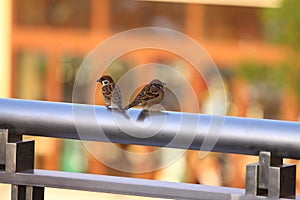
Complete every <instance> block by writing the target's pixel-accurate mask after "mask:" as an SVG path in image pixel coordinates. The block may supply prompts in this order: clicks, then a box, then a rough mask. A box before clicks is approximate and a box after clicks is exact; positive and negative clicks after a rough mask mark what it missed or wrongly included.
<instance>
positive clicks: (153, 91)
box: [124, 79, 165, 110]
mask: <svg viewBox="0 0 300 200" xmlns="http://www.w3.org/2000/svg"><path fill="white" fill-rule="evenodd" d="M164 85H165V83H163V82H161V81H160V80H158V79H154V80H152V81H151V82H150V83H149V84H147V85H145V86H144V88H143V89H142V90H141V91H140V93H139V94H138V95H137V96H136V97H135V99H134V100H133V101H132V102H131V103H130V104H129V105H128V106H126V107H125V108H124V109H125V110H127V109H129V108H131V107H133V106H142V107H143V109H145V110H148V109H149V108H150V107H151V106H152V105H154V104H159V103H160V102H161V101H162V100H163V98H164V93H165V92H164Z"/></svg>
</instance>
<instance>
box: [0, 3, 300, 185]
mask: <svg viewBox="0 0 300 200" xmlns="http://www.w3.org/2000/svg"><path fill="white" fill-rule="evenodd" d="M3 2H5V1H3ZM2 4H3V5H5V6H4V7H5V8H7V9H8V13H7V14H6V17H10V16H11V20H10V23H9V24H8V25H6V27H8V28H9V27H11V34H10V36H8V37H7V38H9V40H8V41H9V44H6V46H8V47H9V54H8V55H7V56H9V57H10V58H9V60H8V61H7V63H8V65H7V66H8V67H9V68H5V69H4V68H3V66H2V67H0V69H1V77H2V78H3V77H5V76H7V77H5V78H6V79H5V80H6V82H7V85H5V86H3V85H2V87H1V90H2V91H3V92H2V93H3V95H4V96H8V97H13V98H22V99H40V100H49V101H64V102H71V101H72V90H73V83H74V80H75V76H76V72H77V70H78V68H79V66H80V64H81V62H82V60H83V58H84V57H85V56H86V55H87V54H88V53H89V52H90V51H91V49H93V48H94V47H95V46H96V45H98V44H99V43H100V42H102V41H104V40H106V39H107V38H109V37H110V36H112V35H113V34H115V33H119V32H121V31H126V30H128V29H132V28H138V27H147V26H159V27H165V28H170V29H173V30H177V31H179V32H182V33H184V34H186V35H188V36H190V37H191V38H193V39H194V40H196V41H197V42H198V43H199V44H201V45H202V46H203V47H204V49H205V50H206V51H207V52H208V54H209V55H210V56H211V57H212V59H213V60H214V62H215V63H216V64H217V66H218V67H219V69H220V71H221V73H222V75H223V78H224V80H225V82H226V86H227V88H228V94H229V96H230V97H229V98H230V100H231V102H230V107H229V109H228V114H229V115H237V116H244V117H246V116H250V117H268V118H277V119H288V120H298V111H297V108H298V106H299V105H298V104H299V103H298V102H297V100H296V99H295V98H294V97H293V95H292V94H290V93H287V94H279V96H278V94H277V93H276V94H274V96H271V98H269V97H265V96H262V97H261V96H260V95H261V94H264V93H265V90H264V88H263V87H259V88H260V89H261V90H257V89H255V87H256V86H255V85H251V84H248V83H247V81H245V80H244V79H243V78H241V77H237V76H234V75H233V71H234V70H235V67H236V66H238V63H240V62H241V61H243V60H257V61H258V62H263V63H267V64H272V63H277V62H280V61H283V60H284V59H285V57H286V55H287V52H288V50H287V49H286V48H283V47H281V46H278V45H273V44H270V43H268V42H266V40H265V37H264V31H265V30H264V28H263V24H262V22H261V18H260V13H261V10H262V9H263V8H260V7H245V6H224V5H206V4H194V3H166V2H148V1H124V0H76V1H74V0H40V1H34V0H12V1H11V2H8V3H2ZM7 9H6V10H7ZM9 11H11V15H10V12H9ZM3 37H4V36H3ZM3 45H4V44H3ZM119 45H120V46H121V45H122V44H119ZM0 60H1V59H0ZM155 62H158V63H164V64H166V65H169V66H174V68H175V67H177V68H178V66H179V68H180V70H181V71H182V73H183V74H184V75H185V76H186V77H188V79H189V80H190V82H191V84H192V87H193V88H194V90H195V91H197V94H196V95H197V97H198V98H199V103H200V105H199V106H200V108H201V109H202V111H203V110H204V109H203V108H204V107H205V105H204V104H205V101H204V100H205V98H206V97H207V93H206V89H207V88H206V85H205V83H204V82H203V80H202V79H201V77H199V76H198V75H197V74H196V73H193V72H194V71H193V68H192V67H191V66H189V64H187V63H185V62H182V60H181V58H179V57H178V56H174V55H172V54H170V53H168V52H162V51H151V50H147V51H143V52H136V53H133V54H131V55H125V56H123V57H122V58H120V59H119V60H118V61H117V62H116V63H114V64H115V65H116V68H118V69H120V70H116V68H113V67H112V68H111V70H112V71H111V73H112V74H113V76H114V77H120V76H121V75H122V73H123V72H125V71H127V70H129V69H131V68H132V67H134V66H137V65H141V64H145V63H155ZM114 70H115V71H114ZM156 73H160V72H159V71H157V72H151V73H150V74H152V75H153V74H156ZM137 78H138V77H137ZM87 88H88V86H86V89H87ZM178 88H179V90H181V91H183V92H182V95H183V96H188V95H189V94H186V93H184V91H185V88H180V86H179V87H178ZM5 90H7V92H4V91H5ZM83 94H84V93H83ZM258 97H260V98H258ZM186 99H187V100H186V102H185V103H186V104H188V98H186ZM269 99H270V101H266V102H264V101H262V100H269ZM96 103H97V104H101V103H103V102H102V101H101V98H100V97H99V98H97V99H96ZM267 106H269V107H267ZM170 107H171V108H172V110H179V109H178V108H176V105H170ZM287 108H289V109H287ZM186 110H187V111H189V109H188V108H187V109H186ZM274 110H275V111H274ZM67 143H68V142H66V141H64V142H61V141H60V140H54V139H47V140H43V139H40V141H39V143H38V144H37V145H40V146H44V145H46V146H49V148H47V149H45V148H44V150H42V151H41V152H39V153H38V155H39V158H38V159H37V160H38V161H37V162H38V163H37V165H38V167H40V168H46V169H58V168H63V167H62V166H61V162H60V156H63V154H64V153H66V154H67V155H68V156H66V157H70V156H69V155H71V153H70V154H69V153H68V151H73V150H72V145H73V144H67ZM70 145H71V146H70ZM70 148H71V150H70ZM37 149H43V148H39V147H37ZM60 152H63V153H62V154H60ZM78 154H80V153H77V155H78ZM192 154H193V153H191V154H190V155H189V156H192V158H193V159H195V158H196V157H197V155H192ZM216 157H218V156H216ZM74 159H79V161H78V160H77V161H76V162H88V163H89V164H88V165H87V168H86V169H77V168H76V169H75V168H72V166H68V164H65V165H64V166H65V167H66V166H67V169H66V170H68V169H72V170H75V171H84V170H88V171H89V172H93V173H108V174H109V173H113V172H110V171H109V170H107V168H106V167H105V166H102V165H101V164H99V163H98V162H97V161H96V160H94V159H93V158H90V157H88V159H87V158H86V157H85V156H84V155H82V157H79V158H78V157H76V158H74ZM208 159H211V158H208ZM244 159H245V160H246V159H248V158H245V157H239V156H229V157H228V160H229V161H228V160H227V161H224V162H229V163H230V164H233V165H234V166H236V167H238V170H241V168H243V169H244V168H245V166H244V164H246V162H248V161H245V160H244ZM200 162H201V160H200V161H199V163H200ZM199 163H191V165H190V166H189V167H190V168H189V167H188V169H189V170H190V171H191V173H190V174H189V175H188V176H187V177H188V178H187V179H188V181H191V182H202V183H205V182H206V181H204V179H205V178H203V173H202V175H201V174H198V173H199V171H201V170H204V169H200V168H201V167H199V166H200V165H199ZM207 163H209V164H210V165H215V167H214V168H216V171H217V172H216V171H215V172H213V173H217V175H218V176H219V175H220V174H222V173H223V174H224V173H227V172H221V167H220V160H219V158H217V159H212V160H209V161H208V162H207ZM193 164H194V165H193ZM226 166H227V167H228V165H226ZM241 166H242V167H241ZM230 171H235V172H236V173H238V172H237V170H236V169H234V167H231V170H230ZM242 173H243V172H241V174H242ZM142 177H147V178H155V175H153V174H150V175H149V174H147V175H145V176H142ZM199 177H200V178H199ZM212 177H213V175H212ZM233 177H234V176H233ZM243 178H244V177H242V176H241V177H238V178H232V177H231V178H230V177H229V178H228V177H227V178H224V179H226V181H227V182H226V181H225V182H224V180H223V181H220V180H217V181H216V182H214V183H212V184H223V185H224V184H225V185H230V186H238V187H242V186H243V183H244V181H243ZM201 180H203V181H201ZM298 185H299V184H298Z"/></svg>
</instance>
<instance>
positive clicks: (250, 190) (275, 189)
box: [246, 152, 296, 199]
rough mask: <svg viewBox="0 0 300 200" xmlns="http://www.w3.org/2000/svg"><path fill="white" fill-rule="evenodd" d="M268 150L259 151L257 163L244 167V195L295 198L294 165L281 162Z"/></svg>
mask: <svg viewBox="0 0 300 200" xmlns="http://www.w3.org/2000/svg"><path fill="white" fill-rule="evenodd" d="M282 160H283V159H282V158H278V157H273V156H272V155H271V153H270V152H260V153H259V163H254V164H249V165H247V168H246V197H247V196H248V197H249V198H250V199H251V196H252V197H253V196H268V197H269V198H270V199H278V198H295V195H296V165H287V164H283V162H282Z"/></svg>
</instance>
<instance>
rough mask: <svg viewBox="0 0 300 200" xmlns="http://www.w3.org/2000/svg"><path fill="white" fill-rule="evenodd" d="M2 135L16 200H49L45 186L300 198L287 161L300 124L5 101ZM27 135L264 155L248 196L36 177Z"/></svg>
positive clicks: (59, 175) (127, 181) (252, 173)
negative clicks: (22, 198) (25, 136)
mask: <svg viewBox="0 0 300 200" xmlns="http://www.w3.org/2000/svg"><path fill="white" fill-rule="evenodd" d="M0 128H1V129H2V131H1V132H0V150H1V151H0V169H2V171H1V170H0V182H2V183H10V184H13V187H12V199H16V200H19V199H21V197H22V196H23V197H26V200H29V199H30V200H33V199H35V200H40V199H44V187H55V188H69V189H77V190H87V191H101V192H110V193H119V194H132V195H141V196H150V197H162V198H176V199H274V198H283V199H284V198H296V199H300V197H298V196H295V187H296V184H295V183H296V181H295V179H296V167H295V165H284V164H283V162H282V159H283V158H293V159H300V123H296V122H286V121H276V120H261V119H246V118H237V117H221V116H210V115H199V114H192V113H176V112H150V113H148V112H141V110H136V109H132V110H129V111H127V112H120V111H116V110H108V109H106V108H105V107H101V106H93V105H83V104H69V103H54V102H44V101H29V100H17V99H0ZM23 134H26V135H35V136H45V137H57V138H70V139H82V140H92V141H104V142H117V143H124V144H140V145H149V146H161V147H172V148H181V149H194V150H199V149H201V150H211V151H215V152H223V153H237V154H247V155H259V158H260V160H259V163H257V164H250V165H247V177H246V191H245V192H244V190H242V189H234V188H224V187H208V186H201V185H193V184H185V183H169V182H161V181H151V180H142V179H133V178H121V177H107V176H101V175H89V174H76V175H75V174H73V173H67V172H55V171H41V170H38V171H37V170H34V167H33V163H34V162H33V161H34V141H22V135H23ZM20 152H21V153H20ZM70 183H73V185H72V184H70ZM95 185H97V186H95ZM114 186H115V187H114ZM112 188H113V189H112ZM116 188H118V189H116Z"/></svg>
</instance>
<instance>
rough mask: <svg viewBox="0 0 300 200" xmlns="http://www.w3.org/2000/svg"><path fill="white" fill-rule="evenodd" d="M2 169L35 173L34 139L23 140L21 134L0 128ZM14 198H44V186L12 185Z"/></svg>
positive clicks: (15, 199) (26, 199) (25, 199)
mask: <svg viewBox="0 0 300 200" xmlns="http://www.w3.org/2000/svg"><path fill="white" fill-rule="evenodd" d="M0 150H1V151H0V152H1V153H0V166H1V169H0V170H5V172H6V173H18V172H23V173H33V170H34V140H30V141H22V136H21V135H16V134H13V133H9V130H3V129H1V130H0ZM11 199H12V200H43V199H44V187H36V186H30V185H15V184H13V185H12V187H11Z"/></svg>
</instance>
